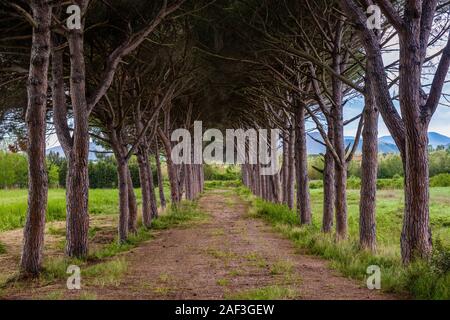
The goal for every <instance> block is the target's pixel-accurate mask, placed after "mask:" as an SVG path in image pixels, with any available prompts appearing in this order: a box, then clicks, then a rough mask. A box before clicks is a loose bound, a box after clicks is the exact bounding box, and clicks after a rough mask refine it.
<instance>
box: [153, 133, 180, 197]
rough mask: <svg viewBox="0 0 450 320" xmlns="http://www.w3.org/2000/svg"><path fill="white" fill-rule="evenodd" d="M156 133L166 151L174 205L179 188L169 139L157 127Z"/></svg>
mask: <svg viewBox="0 0 450 320" xmlns="http://www.w3.org/2000/svg"><path fill="white" fill-rule="evenodd" d="M158 133H159V135H160V137H161V139H162V140H163V145H164V149H165V151H166V164H167V173H168V175H169V184H170V198H171V201H172V205H173V206H176V205H177V204H178V202H179V200H180V199H179V190H178V176H177V175H178V174H177V168H176V166H175V164H174V163H173V161H172V146H171V145H170V141H169V139H168V138H167V137H166V135H165V133H164V132H163V131H162V130H161V128H158Z"/></svg>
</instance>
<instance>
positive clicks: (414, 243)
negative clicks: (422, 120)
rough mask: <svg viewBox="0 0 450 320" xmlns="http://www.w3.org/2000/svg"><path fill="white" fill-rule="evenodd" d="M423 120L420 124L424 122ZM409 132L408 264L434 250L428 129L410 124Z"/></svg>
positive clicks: (404, 233) (405, 224)
mask: <svg viewBox="0 0 450 320" xmlns="http://www.w3.org/2000/svg"><path fill="white" fill-rule="evenodd" d="M421 125H422V124H417V126H421ZM410 127H411V126H407V135H406V170H405V216H404V219H403V231H402V237H401V250H402V259H403V262H404V263H405V264H408V263H410V262H412V261H414V260H415V259H417V258H422V259H428V258H429V257H430V256H431V251H432V239H431V228H430V215H429V172H428V170H429V169H428V130H427V128H426V127H424V128H417V129H416V128H410Z"/></svg>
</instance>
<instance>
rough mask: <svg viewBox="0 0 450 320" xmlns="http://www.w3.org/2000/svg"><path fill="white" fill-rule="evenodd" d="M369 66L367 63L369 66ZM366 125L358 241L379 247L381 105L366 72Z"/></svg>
mask: <svg viewBox="0 0 450 320" xmlns="http://www.w3.org/2000/svg"><path fill="white" fill-rule="evenodd" d="M369 68H370V65H369V63H367V69H369ZM365 88H366V93H365V108H364V129H363V133H362V134H363V146H362V163H361V197H360V203H359V243H360V246H361V248H362V249H365V250H369V251H372V252H375V251H376V248H377V239H376V219H375V216H376V199H377V198H376V196H377V173H378V116H379V112H378V108H377V105H376V101H375V96H374V94H373V87H372V83H371V80H370V77H367V76H366V84H365Z"/></svg>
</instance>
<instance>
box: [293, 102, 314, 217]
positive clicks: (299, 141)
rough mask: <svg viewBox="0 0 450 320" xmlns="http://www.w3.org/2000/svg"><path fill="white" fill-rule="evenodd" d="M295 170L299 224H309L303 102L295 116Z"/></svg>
mask: <svg viewBox="0 0 450 320" xmlns="http://www.w3.org/2000/svg"><path fill="white" fill-rule="evenodd" d="M295 137H296V148H295V149H296V152H295V163H296V172H297V210H298V214H299V216H300V223H301V224H311V223H312V216H311V202H310V195H309V178H308V152H307V149H306V128H305V108H304V105H303V103H299V104H298V105H297V110H296V117H295Z"/></svg>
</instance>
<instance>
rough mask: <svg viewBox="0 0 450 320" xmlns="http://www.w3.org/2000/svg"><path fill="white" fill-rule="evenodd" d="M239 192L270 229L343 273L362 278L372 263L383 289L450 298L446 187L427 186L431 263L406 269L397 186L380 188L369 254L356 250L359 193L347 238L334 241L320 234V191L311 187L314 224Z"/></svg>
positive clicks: (352, 195)
mask: <svg viewBox="0 0 450 320" xmlns="http://www.w3.org/2000/svg"><path fill="white" fill-rule="evenodd" d="M238 193H239V194H240V195H241V197H243V198H244V199H246V200H248V201H250V202H251V204H252V208H253V212H252V214H253V215H255V216H257V217H260V218H263V219H265V220H266V221H268V222H270V223H271V224H272V225H273V227H274V229H275V230H276V231H278V232H280V233H282V234H283V235H284V236H286V237H287V238H289V239H291V240H292V241H293V242H294V243H295V245H296V246H297V247H298V248H299V249H302V250H306V251H307V252H308V253H312V254H315V255H318V256H321V257H324V258H326V259H329V260H331V265H332V266H333V267H334V268H336V269H337V270H339V271H341V272H342V273H343V274H344V275H346V276H349V277H352V278H356V279H360V280H363V279H364V278H365V275H366V269H367V267H368V266H370V265H378V266H380V267H381V270H382V289H384V290H386V291H389V292H396V293H400V294H406V295H412V296H413V297H415V298H423V299H450V188H432V189H431V205H430V215H431V227H432V231H433V241H434V244H435V252H434V254H433V259H432V261H431V263H423V262H419V263H417V264H414V265H412V266H410V267H407V268H406V267H404V266H403V265H402V263H401V259H400V234H401V228H402V218H403V193H402V191H401V190H383V191H379V192H378V209H377V241H378V252H377V254H375V255H373V254H370V253H368V252H362V251H360V250H359V248H358V239H359V231H358V228H359V224H358V220H359V218H358V215H359V213H358V211H359V209H358V208H359V192H358V191H356V190H349V192H348V205H349V219H348V222H349V239H348V240H347V241H345V242H341V243H336V242H335V240H334V239H335V238H334V236H333V235H324V234H323V233H322V232H321V222H322V203H323V202H322V196H323V193H322V191H321V190H312V191H311V200H312V209H313V224H312V226H308V227H301V226H300V225H299V221H298V217H297V215H296V213H295V212H294V211H291V210H289V208H287V207H286V206H282V205H276V204H272V203H267V202H264V201H262V200H260V199H257V198H255V197H254V196H252V195H251V194H250V192H249V191H248V190H247V189H245V188H240V189H239V190H238Z"/></svg>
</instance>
